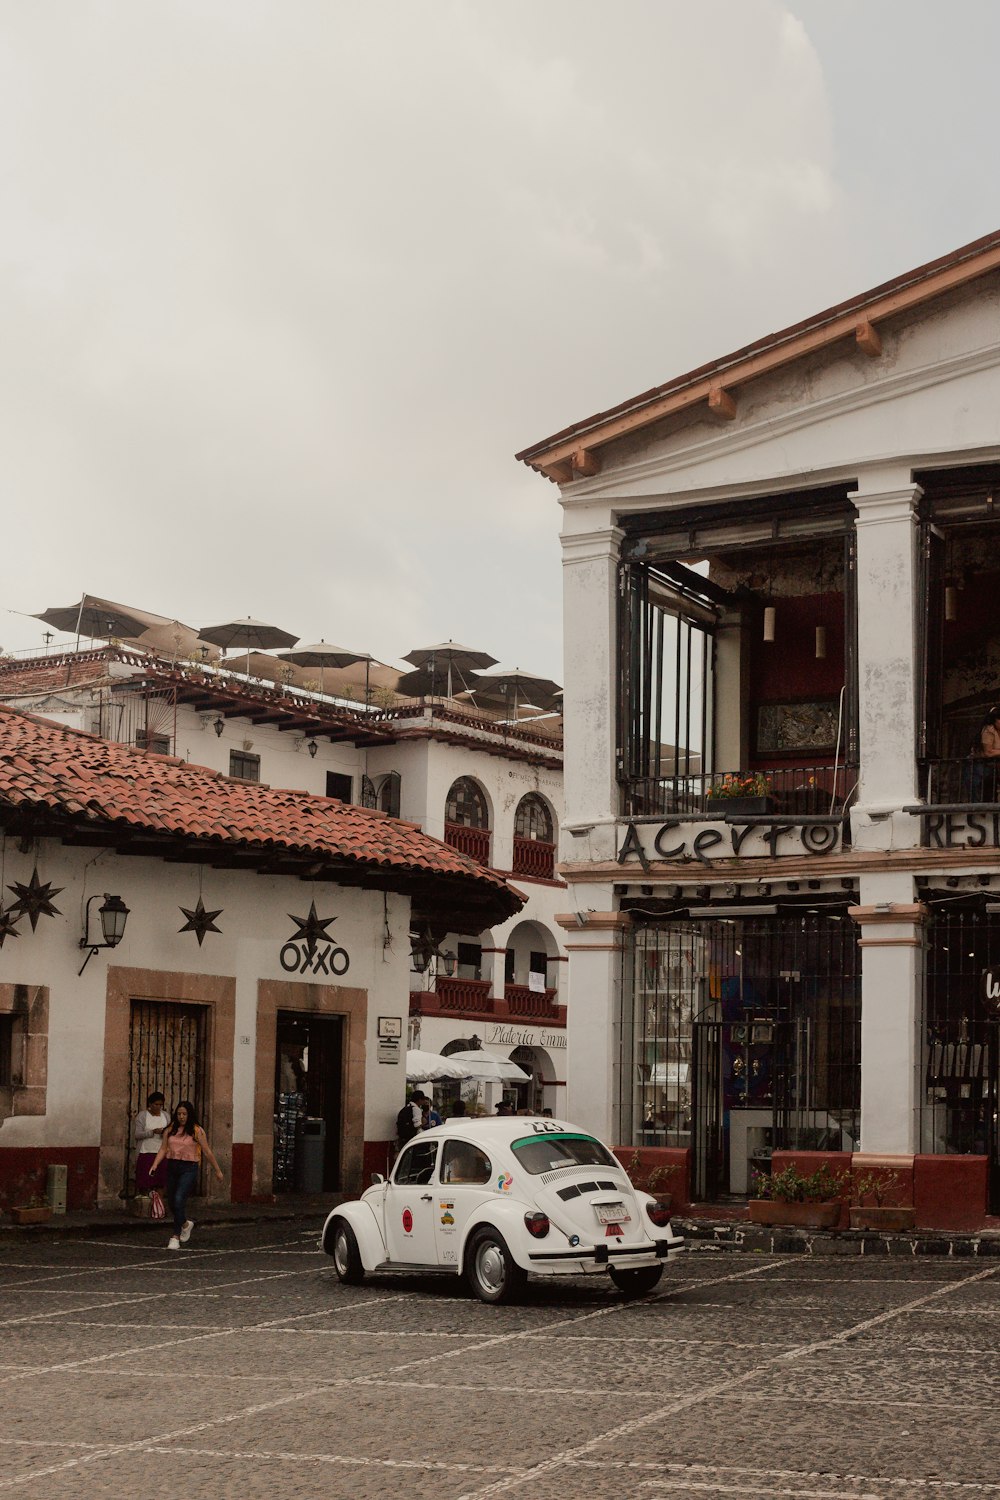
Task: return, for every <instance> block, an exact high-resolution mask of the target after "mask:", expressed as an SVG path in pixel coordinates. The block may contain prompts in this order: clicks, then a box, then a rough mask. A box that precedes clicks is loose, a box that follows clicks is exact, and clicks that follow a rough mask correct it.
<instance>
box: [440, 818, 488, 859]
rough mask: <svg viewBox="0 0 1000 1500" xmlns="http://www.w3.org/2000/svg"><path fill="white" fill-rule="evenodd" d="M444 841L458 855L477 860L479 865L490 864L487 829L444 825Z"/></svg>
mask: <svg viewBox="0 0 1000 1500" xmlns="http://www.w3.org/2000/svg"><path fill="white" fill-rule="evenodd" d="M444 841H445V843H446V844H450V845H451V847H452V848H453V849H457V850H458V851H459V853H461V854H467V855H468V856H469V858H470V859H475V860H478V862H479V863H480V864H481V865H488V864H489V862H490V830H489V829H488V828H466V827H465V826H464V824H462V823H446V824H445V825H444Z"/></svg>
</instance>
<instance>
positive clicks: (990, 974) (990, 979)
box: [983, 969, 1000, 1010]
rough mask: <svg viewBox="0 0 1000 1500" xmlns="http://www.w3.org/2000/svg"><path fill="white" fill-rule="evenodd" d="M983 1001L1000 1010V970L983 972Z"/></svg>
mask: <svg viewBox="0 0 1000 1500" xmlns="http://www.w3.org/2000/svg"><path fill="white" fill-rule="evenodd" d="M983 999H984V1000H985V1001H986V1003H987V1004H988V1005H992V1006H994V1007H995V1009H997V1010H1000V969H984V970H983Z"/></svg>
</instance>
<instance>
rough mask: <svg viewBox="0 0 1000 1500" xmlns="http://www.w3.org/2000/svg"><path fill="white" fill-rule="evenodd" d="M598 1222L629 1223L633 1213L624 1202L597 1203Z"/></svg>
mask: <svg viewBox="0 0 1000 1500" xmlns="http://www.w3.org/2000/svg"><path fill="white" fill-rule="evenodd" d="M594 1208H595V1209H596V1210H597V1222H598V1224H627V1223H628V1221H629V1220H630V1219H631V1217H632V1215H631V1214H630V1213H629V1211H628V1209H627V1208H626V1207H625V1205H624V1203H595V1204H594Z"/></svg>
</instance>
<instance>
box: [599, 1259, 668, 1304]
mask: <svg viewBox="0 0 1000 1500" xmlns="http://www.w3.org/2000/svg"><path fill="white" fill-rule="evenodd" d="M608 1274H609V1275H610V1277H611V1280H612V1281H613V1282H614V1284H615V1286H616V1287H617V1288H618V1290H619V1291H620V1292H621V1293H622V1294H623V1296H625V1297H648V1296H649V1293H650V1292H651V1291H653V1289H654V1287H656V1286H657V1285H658V1284H659V1280H660V1277H661V1276H662V1275H663V1267H662V1266H639V1267H637V1268H636V1270H634V1271H619V1269H618V1267H617V1266H610V1267H609V1269H608Z"/></svg>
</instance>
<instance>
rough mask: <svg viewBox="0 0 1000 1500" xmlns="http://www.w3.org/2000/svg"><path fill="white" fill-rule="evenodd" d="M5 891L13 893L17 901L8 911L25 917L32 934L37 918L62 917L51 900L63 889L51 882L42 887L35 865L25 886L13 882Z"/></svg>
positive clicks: (16, 881) (36, 924)
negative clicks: (29, 924)
mask: <svg viewBox="0 0 1000 1500" xmlns="http://www.w3.org/2000/svg"><path fill="white" fill-rule="evenodd" d="M7 889H8V890H9V891H13V893H14V895H15V896H16V897H17V900H16V901H15V902H13V904H12V905H11V906H10V907H9V908H8V910H9V911H10V912H11V913H16V915H17V916H18V917H27V918H28V921H29V922H30V923H31V930H32V932H34V930H35V928H36V927H37V926H38V918H39V917H61V916H62V912H61V911H60V910H59V908H58V906H54V905H53V898H54V897H56V896H58V895H59V894H60V892H61V891H62V890H63V889H64V887H63V886H61V885H59V886H53V884H52V882H51V881H46V882H45V884H44V885H43V884H42V882H41V881H40V880H39V878H38V866H37V865H36V866H35V868H34V869H33V870H32V872H31V879H30V880H29V881H28V884H27V885H24V884H22V882H21V881H19V880H15V881H14V884H13V885H9V886H8V887H7Z"/></svg>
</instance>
